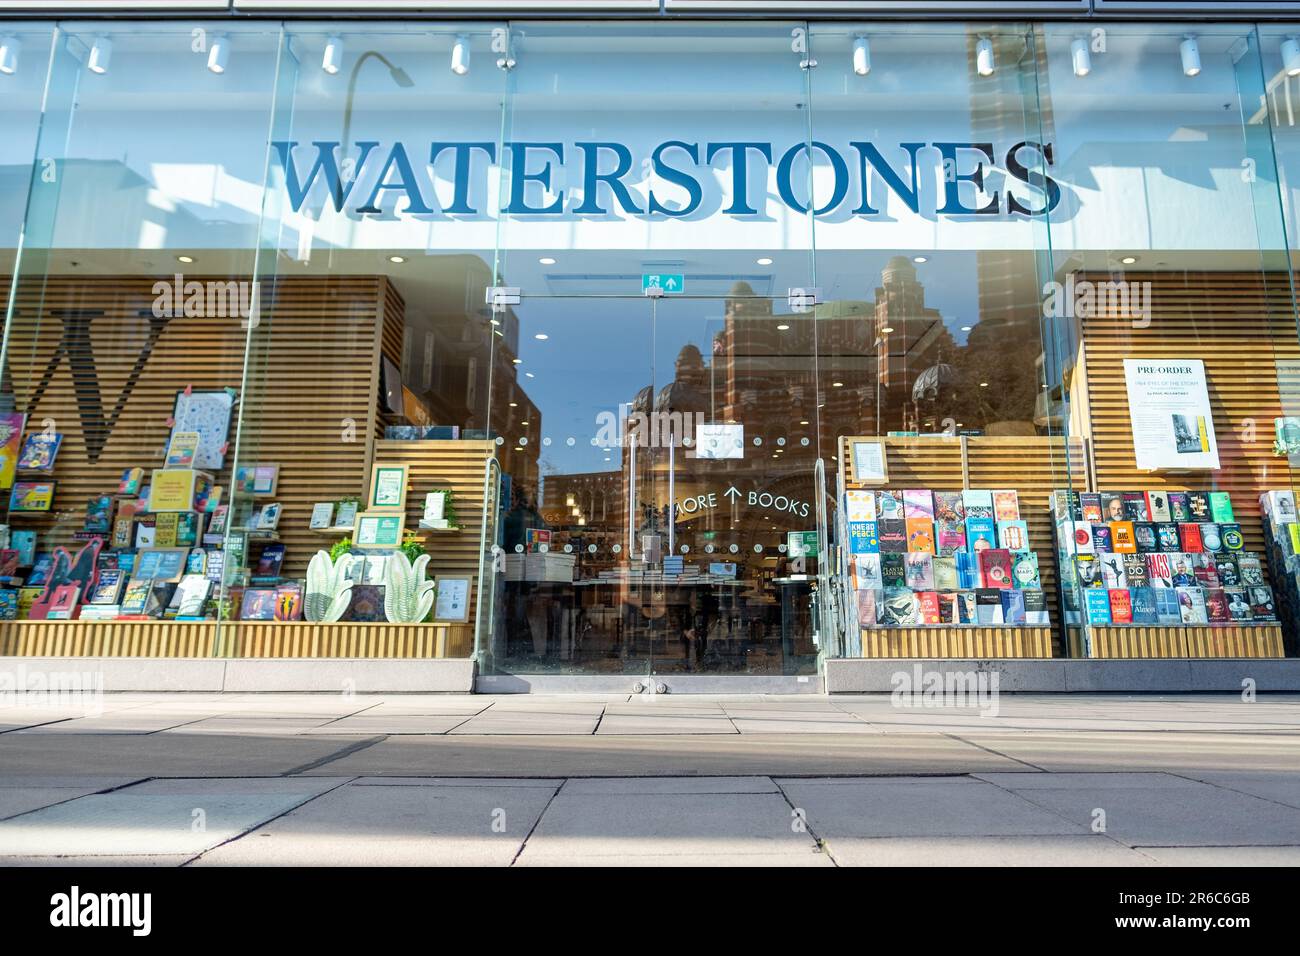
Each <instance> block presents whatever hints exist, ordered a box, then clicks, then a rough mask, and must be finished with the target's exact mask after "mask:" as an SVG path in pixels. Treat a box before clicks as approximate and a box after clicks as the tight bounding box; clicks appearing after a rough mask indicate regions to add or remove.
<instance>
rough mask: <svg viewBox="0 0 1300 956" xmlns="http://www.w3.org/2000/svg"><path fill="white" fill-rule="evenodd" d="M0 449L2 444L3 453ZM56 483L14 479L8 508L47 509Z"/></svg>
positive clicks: (16, 509) (23, 509)
mask: <svg viewBox="0 0 1300 956" xmlns="http://www.w3.org/2000/svg"><path fill="white" fill-rule="evenodd" d="M0 418H3V416H0ZM0 427H2V426H0ZM2 449H3V446H0V454H3V451H2ZM0 467H2V465H0ZM57 485H58V482H55V481H15V482H14V483H13V488H12V490H11V491H10V492H9V510H10V511H49V510H50V508H51V507H53V505H54V492H55V488H56V487H57Z"/></svg>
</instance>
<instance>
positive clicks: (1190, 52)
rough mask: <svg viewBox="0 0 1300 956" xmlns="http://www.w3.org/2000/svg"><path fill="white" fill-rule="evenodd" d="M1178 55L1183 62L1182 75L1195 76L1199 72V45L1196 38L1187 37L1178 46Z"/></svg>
mask: <svg viewBox="0 0 1300 956" xmlns="http://www.w3.org/2000/svg"><path fill="white" fill-rule="evenodd" d="M1178 55H1179V56H1180V57H1182V60H1183V75H1184V76H1196V75H1198V74H1199V73H1200V72H1201V45H1200V44H1199V43H1197V42H1196V37H1194V36H1188V37H1184V38H1183V42H1182V43H1180V44H1178Z"/></svg>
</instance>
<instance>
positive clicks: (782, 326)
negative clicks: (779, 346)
mask: <svg viewBox="0 0 1300 956" xmlns="http://www.w3.org/2000/svg"><path fill="white" fill-rule="evenodd" d="M776 330H777V331H778V332H788V331H789V330H790V326H788V325H786V324H785V323H784V322H782V323H781V324H780V325H778V326H777V327H776Z"/></svg>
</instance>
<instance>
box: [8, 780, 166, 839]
mask: <svg viewBox="0 0 1300 956" xmlns="http://www.w3.org/2000/svg"><path fill="white" fill-rule="evenodd" d="M156 779H157V778H156V777H141V778H140V779H139V780H132V781H131V782H130V783H120V784H118V785H117V786H115V787H104V788H103V789H102V790H94V791H92V792H91V793H79V794H77V795H76V796H75V797H68V798H67V799H66V800H56V801H54V802H53V803H46V804H43V805H42V806H39V807H32V808H31V809H30V810H21V811H19V812H18V813H14V814H11V815H10V816H7V817H0V822H5V821H9V820H17V819H18V818H19V817H25V816H27V815H28V814H29V813H36V812H38V811H40V810H48V809H49V808H50V807H58V806H62V805H63V804H65V803H71V802H72V801H74V800H80V799H82V798H83V797H102V796H103V795H105V794H108V793H116V792H117V791H119V790H125V789H126V788H127V787H134V786H136V785H137V784H141V783H148V782H149V781H150V780H156ZM50 789H52V790H63V789H68V790H75V789H76V788H75V787H67V788H64V787H51V788H50ZM69 855H71V854H69ZM109 855H111V854H109Z"/></svg>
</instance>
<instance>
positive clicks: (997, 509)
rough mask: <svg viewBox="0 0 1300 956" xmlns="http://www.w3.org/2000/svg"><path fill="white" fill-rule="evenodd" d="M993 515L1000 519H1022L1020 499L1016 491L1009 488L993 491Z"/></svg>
mask: <svg viewBox="0 0 1300 956" xmlns="http://www.w3.org/2000/svg"><path fill="white" fill-rule="evenodd" d="M993 517H994V518H996V519H997V520H998V521H1019V520H1020V499H1019V497H1018V496H1017V495H1016V493H1015V491H1013V490H1011V489H1007V490H1004V491H995V492H993Z"/></svg>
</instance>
